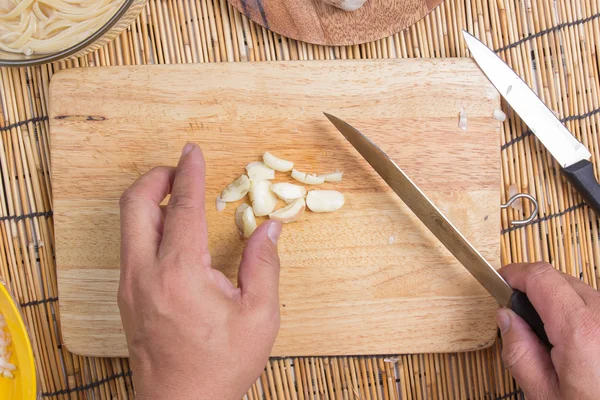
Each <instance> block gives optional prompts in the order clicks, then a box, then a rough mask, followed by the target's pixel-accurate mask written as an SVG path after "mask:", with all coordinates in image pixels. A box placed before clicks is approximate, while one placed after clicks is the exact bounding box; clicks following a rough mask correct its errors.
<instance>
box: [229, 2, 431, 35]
mask: <svg viewBox="0 0 600 400" xmlns="http://www.w3.org/2000/svg"><path fill="white" fill-rule="evenodd" d="M229 2H230V3H231V4H232V5H233V6H234V7H235V8H237V9H238V10H239V11H240V12H241V13H243V14H244V15H246V16H247V17H248V18H250V19H251V20H252V21H254V22H256V23H257V24H259V25H262V26H264V27H265V28H267V29H270V30H272V31H274V32H277V33H279V34H281V35H283V36H287V37H289V38H292V39H296V40H300V41H303V42H309V43H315V44H322V45H327V46H341V45H354V44H359V43H365V42H370V41H373V40H379V39H381V38H384V37H387V36H390V35H393V34H395V33H397V32H400V31H401V30H403V29H406V28H408V27H409V26H411V25H412V24H414V23H415V22H417V21H418V20H420V19H421V18H423V17H424V16H426V15H427V14H429V13H430V12H431V11H432V10H433V9H434V8H435V7H437V6H438V5H439V4H440V3H441V2H442V0H367V1H366V3H365V4H364V5H363V6H362V7H361V8H359V9H358V10H355V11H350V12H348V11H344V10H341V9H339V8H337V7H334V6H331V5H329V4H325V3H324V2H323V0H229Z"/></svg>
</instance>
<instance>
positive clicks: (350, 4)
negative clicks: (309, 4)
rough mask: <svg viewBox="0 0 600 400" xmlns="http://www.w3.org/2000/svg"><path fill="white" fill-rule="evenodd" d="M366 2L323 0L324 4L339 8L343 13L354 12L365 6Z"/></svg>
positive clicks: (362, 0)
mask: <svg viewBox="0 0 600 400" xmlns="http://www.w3.org/2000/svg"><path fill="white" fill-rule="evenodd" d="M366 1H367V0H323V2H324V3H325V4H329V5H332V6H334V7H337V8H341V9H342V10H344V11H356V10H358V9H359V8H361V7H362V6H363V4H365V2H366Z"/></svg>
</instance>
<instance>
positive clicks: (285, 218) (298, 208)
mask: <svg viewBox="0 0 600 400" xmlns="http://www.w3.org/2000/svg"><path fill="white" fill-rule="evenodd" d="M305 206H306V203H305V201H304V198H303V197H300V198H299V199H296V200H294V202H293V203H291V204H288V205H287V206H285V207H283V208H280V209H279V210H277V211H274V212H272V213H271V214H269V218H271V219H275V220H277V221H281V222H283V223H284V224H287V223H288V222H293V221H296V220H297V219H298V218H300V217H301V216H302V214H304V208H305Z"/></svg>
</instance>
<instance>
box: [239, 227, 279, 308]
mask: <svg viewBox="0 0 600 400" xmlns="http://www.w3.org/2000/svg"><path fill="white" fill-rule="evenodd" d="M282 228H283V226H282V224H281V222H278V221H274V220H271V221H267V222H265V223H263V224H261V225H260V226H259V227H258V228H257V229H256V230H255V231H254V233H253V234H252V236H250V240H248V244H247V245H246V248H245V249H244V253H243V254H242V262H241V264H240V270H239V273H238V287H239V288H240V289H241V291H242V300H243V301H246V302H248V303H250V304H252V303H254V302H259V303H267V304H271V305H273V306H276V307H279V255H278V254H277V241H278V240H279V235H281V230H282Z"/></svg>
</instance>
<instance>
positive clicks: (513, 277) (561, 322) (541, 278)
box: [499, 262, 585, 345]
mask: <svg viewBox="0 0 600 400" xmlns="http://www.w3.org/2000/svg"><path fill="white" fill-rule="evenodd" d="M499 272H500V274H501V275H502V276H503V277H504V279H506V281H507V282H508V284H509V285H510V286H511V287H513V288H514V289H519V290H520V291H522V292H525V293H526V294H527V297H528V298H529V301H531V304H532V305H533V307H534V308H535V309H536V311H537V312H538V314H539V315H540V318H541V319H542V321H543V322H544V326H545V329H546V333H547V334H548V338H549V339H550V342H551V343H552V344H554V345H557V344H558V343H559V341H560V339H561V338H562V337H564V335H565V334H566V330H567V329H568V327H569V326H570V325H571V324H572V322H573V321H572V319H573V315H574V313H573V311H574V310H577V309H579V308H581V307H584V306H585V303H584V302H583V300H582V299H581V297H579V295H578V294H577V293H576V292H575V290H574V289H573V287H572V286H571V285H570V284H569V282H567V281H566V279H565V278H564V277H563V276H562V275H561V274H560V273H559V272H558V271H557V270H555V269H554V268H553V267H552V266H551V265H550V264H548V263H542V262H539V263H533V264H511V265H507V266H506V267H504V268H502V269H500V271H499Z"/></svg>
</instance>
